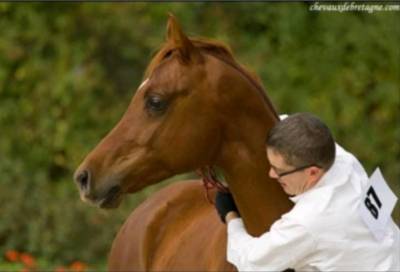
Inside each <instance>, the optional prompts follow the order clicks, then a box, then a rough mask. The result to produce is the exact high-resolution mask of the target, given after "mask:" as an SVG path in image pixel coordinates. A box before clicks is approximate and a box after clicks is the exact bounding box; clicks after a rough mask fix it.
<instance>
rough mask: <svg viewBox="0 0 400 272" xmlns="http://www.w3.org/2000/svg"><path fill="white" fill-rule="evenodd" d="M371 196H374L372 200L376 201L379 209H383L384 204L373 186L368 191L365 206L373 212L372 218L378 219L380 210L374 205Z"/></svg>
mask: <svg viewBox="0 0 400 272" xmlns="http://www.w3.org/2000/svg"><path fill="white" fill-rule="evenodd" d="M370 196H372V198H373V199H374V202H375V204H376V205H377V206H378V208H381V207H382V202H381V201H380V200H379V198H378V196H377V195H376V193H375V190H374V188H373V187H372V186H371V187H369V189H368V191H367V197H366V198H365V200H364V204H365V207H367V209H368V210H369V211H370V212H371V214H372V216H373V217H374V218H375V219H378V217H379V210H378V208H377V207H376V206H375V204H374V203H372V201H371V199H370Z"/></svg>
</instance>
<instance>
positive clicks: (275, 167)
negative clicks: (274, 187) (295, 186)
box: [269, 164, 282, 170]
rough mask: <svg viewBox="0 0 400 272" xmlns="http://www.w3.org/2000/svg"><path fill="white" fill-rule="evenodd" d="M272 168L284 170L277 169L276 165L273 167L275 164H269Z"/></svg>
mask: <svg viewBox="0 0 400 272" xmlns="http://www.w3.org/2000/svg"><path fill="white" fill-rule="evenodd" d="M269 165H270V166H271V167H272V168H274V169H277V170H282V168H279V167H276V166H275V165H273V164H269Z"/></svg>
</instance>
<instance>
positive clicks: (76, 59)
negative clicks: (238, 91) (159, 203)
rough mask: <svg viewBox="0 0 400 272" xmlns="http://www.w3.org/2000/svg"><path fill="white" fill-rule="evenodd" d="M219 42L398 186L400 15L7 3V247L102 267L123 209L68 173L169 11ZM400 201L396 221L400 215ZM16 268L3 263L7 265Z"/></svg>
mask: <svg viewBox="0 0 400 272" xmlns="http://www.w3.org/2000/svg"><path fill="white" fill-rule="evenodd" d="M168 12H172V13H174V14H175V15H176V17H177V18H178V19H179V21H180V23H181V24H182V26H183V28H184V29H185V31H186V33H187V34H189V35H192V36H204V37H210V38H214V39H219V40H222V41H224V42H225V43H226V44H228V45H229V46H230V47H231V48H232V49H233V51H234V53H235V56H236V58H237V60H238V61H239V62H240V63H242V64H244V65H246V66H247V67H249V68H250V69H251V70H253V71H254V72H256V73H257V74H258V75H259V76H260V77H261V78H262V81H263V83H264V85H265V87H266V89H267V91H268V95H269V96H270V98H271V99H272V101H273V103H274V105H275V106H276V107H277V109H278V110H279V112H281V113H294V112H298V111H309V112H313V113H315V114H316V115H318V116H320V117H321V118H322V119H323V120H324V121H326V123H327V124H328V125H329V127H330V128H331V129H332V130H333V132H334V135H335V137H336V140H337V141H338V142H339V143H340V144H341V145H342V146H344V147H345V148H346V149H347V150H349V151H351V152H353V153H354V154H355V155H356V156H357V157H358V158H359V160H360V161H361V162H362V163H363V165H364V166H365V167H366V169H367V172H368V174H371V173H372V171H373V170H374V169H375V168H376V167H377V166H379V167H381V169H382V171H383V173H384V176H385V177H386V179H387V181H388V182H389V184H390V186H391V188H392V189H393V190H394V191H395V193H396V194H397V195H398V196H400V183H399V180H400V167H399V161H400V125H399V124H400V112H399V111H400V90H399V86H400V69H399V66H400V51H399V44H400V27H399V26H400V13H399V12H376V13H372V14H369V13H362V12H346V13H330V12H311V11H309V5H308V4H302V3H285V4H280V3H169V4H166V3H83V4H81V3H70V4H66V3H64V4H59V3H51V4H48V3H46V4H44V3H34V4H27V3H24V4H14V3H0V184H1V187H0V188H1V189H0V211H1V219H0V253H1V254H2V255H4V253H5V252H6V251H7V250H9V249H15V250H18V251H24V252H29V253H30V254H32V255H33V256H35V257H36V258H39V259H40V260H41V262H42V263H44V266H46V267H52V266H57V265H67V264H69V263H71V262H73V261H75V260H80V261H83V262H85V263H88V264H89V265H90V266H91V267H93V268H97V269H101V268H104V267H105V263H106V256H107V252H108V250H109V248H110V245H111V243H112V240H113V237H114V236H115V234H116V231H117V230H118V228H119V227H120V226H121V224H122V223H123V221H124V219H125V218H127V216H128V214H129V213H130V212H131V211H132V210H133V209H134V207H135V206H137V205H138V204H139V203H140V202H141V201H142V200H143V199H145V198H146V197H147V196H148V195H150V194H151V193H152V192H154V191H155V190H157V189H159V187H160V186H162V185H164V184H165V182H164V183H162V184H161V185H159V186H153V187H151V188H149V189H147V190H145V191H143V192H141V193H139V194H136V195H131V196H129V197H128V198H126V200H125V201H124V203H123V205H122V206H121V207H120V208H119V209H118V210H113V211H102V210H98V209H96V208H93V207H91V206H88V205H87V204H84V203H81V201H80V199H79V195H78V192H77V189H76V188H75V185H74V183H73V181H72V174H73V171H74V170H75V168H76V167H77V166H78V164H79V163H80V161H81V160H82V159H83V158H84V156H85V155H86V154H87V153H88V152H89V151H90V150H91V149H92V148H93V147H94V146H95V145H96V143H97V142H98V141H99V140H100V139H101V138H102V137H103V136H104V135H105V134H106V133H107V132H108V131H109V130H110V129H111V128H112V127H113V126H114V124H116V122H117V121H118V120H119V118H120V117H121V116H122V114H123V112H124V111H125V109H126V108H127V106H128V104H129V101H130V99H131V97H132V95H133V92H134V90H135V89H136V87H137V86H138V85H139V84H140V82H141V79H142V76H143V72H144V70H145V67H146V65H147V64H148V62H149V60H150V59H151V56H152V54H153V53H154V52H156V50H157V48H159V46H160V44H161V43H162V42H163V41H164V37H165V28H166V20H167V13H168ZM398 206H399V205H397V209H396V211H395V215H394V217H395V220H396V222H397V223H399V222H400V216H399V208H398ZM6 267H8V266H7V264H5V263H4V261H3V264H0V268H3V269H4V268H6Z"/></svg>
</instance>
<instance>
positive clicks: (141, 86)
mask: <svg viewBox="0 0 400 272" xmlns="http://www.w3.org/2000/svg"><path fill="white" fill-rule="evenodd" d="M148 81H149V79H148V78H146V79H145V80H144V81H143V82H142V84H140V86H139V88H138V91H140V89H142V88H143V87H144V85H146V83H147V82H148Z"/></svg>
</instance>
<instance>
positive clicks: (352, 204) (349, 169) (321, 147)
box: [216, 113, 400, 271]
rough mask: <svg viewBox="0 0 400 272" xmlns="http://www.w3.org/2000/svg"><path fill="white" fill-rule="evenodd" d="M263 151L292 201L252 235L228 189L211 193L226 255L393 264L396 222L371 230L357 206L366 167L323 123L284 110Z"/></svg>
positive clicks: (260, 266) (321, 264) (256, 266)
mask: <svg viewBox="0 0 400 272" xmlns="http://www.w3.org/2000/svg"><path fill="white" fill-rule="evenodd" d="M266 153H267V157H268V160H269V162H270V165H271V168H270V169H269V175H270V176H271V177H272V178H274V179H276V180H277V181H278V182H279V183H280V184H281V186H282V188H283V190H284V191H285V192H286V193H287V194H288V195H290V196H291V197H290V199H291V200H292V201H293V202H294V203H295V206H294V207H293V209H292V210H291V211H290V212H288V213H286V214H284V215H283V216H282V217H281V218H280V219H279V220H278V221H276V222H275V223H274V224H273V225H272V226H271V228H270V230H269V231H268V232H266V233H264V234H263V235H261V236H260V237H252V236H250V235H249V234H247V233H246V231H245V228H244V225H243V222H242V220H241V219H240V217H239V213H238V211H237V209H236V206H235V203H234V201H233V198H232V196H231V195H230V194H227V193H218V194H217V196H216V208H217V211H218V213H219V214H220V216H221V219H222V220H223V221H226V223H227V229H228V245H227V257H228V261H229V262H230V263H232V264H234V265H235V266H236V267H237V268H238V270H240V271H282V270H284V269H286V268H293V269H295V270H297V271H338V270H339V271H400V231H399V228H398V227H397V226H396V224H395V223H394V222H393V220H391V219H390V220H389V223H388V227H387V229H386V233H385V236H384V238H383V239H382V240H381V241H378V240H376V239H375V238H374V236H373V235H372V233H371V231H370V230H369V228H368V227H367V226H366V224H365V223H364V222H363V221H362V219H361V217H360V214H359V211H358V208H359V206H360V205H361V204H362V201H363V198H362V195H363V192H364V189H365V187H366V186H367V182H368V177H367V174H366V172H365V170H364V169H363V167H362V166H361V164H360V163H359V161H358V160H357V159H356V158H355V157H354V156H353V155H352V154H350V153H348V152H346V151H345V150H344V149H343V148H341V147H340V146H339V145H335V142H334V140H333V137H332V135H331V133H330V131H329V129H328V127H327V126H326V125H325V124H324V123H322V122H321V121H320V120H319V119H318V118H317V117H315V116H313V115H311V114H308V113H298V114H294V115H292V116H289V117H287V118H286V119H284V120H282V121H280V122H279V123H278V124H277V125H276V126H275V127H274V128H272V129H271V131H270V132H269V135H268V139H267V143H266ZM266 197H267V196H266ZM255 208H256V207H255ZM266 212H267V211H266Z"/></svg>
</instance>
